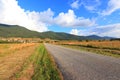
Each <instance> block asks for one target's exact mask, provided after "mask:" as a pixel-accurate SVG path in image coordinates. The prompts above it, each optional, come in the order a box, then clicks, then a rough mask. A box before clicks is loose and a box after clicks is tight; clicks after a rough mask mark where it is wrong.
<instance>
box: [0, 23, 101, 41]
mask: <svg viewBox="0 0 120 80" xmlns="http://www.w3.org/2000/svg"><path fill="white" fill-rule="evenodd" d="M0 37H23V38H42V39H44V38H50V39H56V40H85V39H103V38H102V37H99V36H95V35H94V36H86V37H85V36H76V35H72V34H68V33H62V32H52V31H47V32H42V33H40V32H36V31H31V30H28V29H26V28H24V27H21V26H18V25H6V24H0Z"/></svg>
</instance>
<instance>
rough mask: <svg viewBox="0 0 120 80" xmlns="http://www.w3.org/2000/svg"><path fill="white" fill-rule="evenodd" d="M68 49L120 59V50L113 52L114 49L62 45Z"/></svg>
mask: <svg viewBox="0 0 120 80" xmlns="http://www.w3.org/2000/svg"><path fill="white" fill-rule="evenodd" d="M62 46H65V47H68V48H72V49H77V50H82V51H88V52H93V53H97V54H102V55H107V56H113V57H116V58H120V53H119V52H120V51H119V50H112V49H101V48H98V47H97V48H96V47H89V46H88V47H87V46H86V47H85V46H84V47H83V46H79V45H62Z"/></svg>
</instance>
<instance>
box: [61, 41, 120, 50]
mask: <svg viewBox="0 0 120 80" xmlns="http://www.w3.org/2000/svg"><path fill="white" fill-rule="evenodd" d="M60 44H70V45H82V46H88V45H89V46H93V47H98V48H110V49H119V50H120V41H88V42H86V41H82V42H78V41H75V42H73V41H71V42H67V41H65V42H60Z"/></svg>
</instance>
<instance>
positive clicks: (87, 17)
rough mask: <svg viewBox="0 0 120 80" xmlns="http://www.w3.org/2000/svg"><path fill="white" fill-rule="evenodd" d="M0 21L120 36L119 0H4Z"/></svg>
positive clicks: (81, 33)
mask: <svg viewBox="0 0 120 80" xmlns="http://www.w3.org/2000/svg"><path fill="white" fill-rule="evenodd" d="M0 12H1V15H0V23H2V24H8V25H19V26H22V27H25V28H27V29H30V30H33V31H38V32H45V31H53V32H65V33H69V34H74V35H78V36H88V35H97V36H101V37H104V36H109V37H116V38H120V18H119V16H120V0H106V1H104V0H93V1H91V0H66V1H64V0H61V1H51V0H45V1H38V0H35V1H28V0H25V1H24V0H1V1H0Z"/></svg>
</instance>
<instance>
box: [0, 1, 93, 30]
mask: <svg viewBox="0 0 120 80" xmlns="http://www.w3.org/2000/svg"><path fill="white" fill-rule="evenodd" d="M0 23H4V24H12V25H20V26H23V27H26V28H28V29H30V30H35V31H39V32H43V31H47V30H48V26H50V25H54V24H55V25H59V26H63V27H74V28H75V27H84V26H94V25H95V20H91V19H89V18H87V19H86V18H84V17H77V16H76V15H75V13H74V11H73V10H68V12H67V13H64V12H61V13H59V15H57V16H56V17H54V12H53V11H52V10H51V9H50V8H48V10H46V11H43V12H36V11H28V10H25V9H23V8H21V7H20V6H19V5H18V2H17V0H0Z"/></svg>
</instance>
